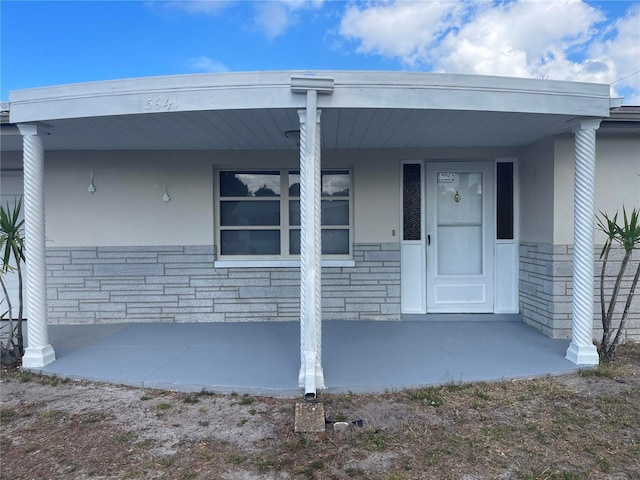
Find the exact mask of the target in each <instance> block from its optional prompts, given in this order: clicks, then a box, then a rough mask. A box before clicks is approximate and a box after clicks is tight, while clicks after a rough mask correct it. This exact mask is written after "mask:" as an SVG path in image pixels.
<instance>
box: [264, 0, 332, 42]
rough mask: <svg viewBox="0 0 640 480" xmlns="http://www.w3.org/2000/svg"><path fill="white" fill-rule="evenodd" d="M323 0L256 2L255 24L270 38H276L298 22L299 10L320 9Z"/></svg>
mask: <svg viewBox="0 0 640 480" xmlns="http://www.w3.org/2000/svg"><path fill="white" fill-rule="evenodd" d="M323 3H324V2H323V0H279V1H276V0H272V1H258V2H255V3H254V10H255V16H254V18H253V22H254V26H255V28H256V29H257V30H258V31H261V32H262V33H264V35H265V36H266V37H267V38H269V39H272V38H275V37H278V36H280V35H282V34H283V33H284V32H286V31H287V30H288V29H289V27H291V26H292V25H295V24H296V23H297V22H298V18H297V12H298V11H299V10H303V9H318V8H320V7H322V5H323Z"/></svg>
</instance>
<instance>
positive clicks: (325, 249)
mask: <svg viewBox="0 0 640 480" xmlns="http://www.w3.org/2000/svg"><path fill="white" fill-rule="evenodd" d="M289 253H290V254H291V255H300V230H289ZM322 253H323V254H327V255H347V254H348V253H349V230H346V229H345V230H322Z"/></svg>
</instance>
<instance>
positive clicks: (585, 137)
mask: <svg viewBox="0 0 640 480" xmlns="http://www.w3.org/2000/svg"><path fill="white" fill-rule="evenodd" d="M599 126H600V119H587V120H580V121H578V122H577V123H576V125H575V127H574V132H575V137H576V138H575V187H574V207H573V210H574V214H573V218H574V227H573V246H574V250H573V324H572V329H571V344H570V345H569V348H568V350H567V355H566V358H567V360H570V361H572V362H573V363H575V364H577V365H597V364H598V362H599V358H598V352H597V350H596V347H595V345H594V344H593V302H594V288H595V281H594V277H593V276H594V269H595V254H594V247H593V241H594V230H595V178H596V173H595V172H596V130H597V129H598V127H599Z"/></svg>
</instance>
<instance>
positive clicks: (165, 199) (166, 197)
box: [162, 183, 171, 203]
mask: <svg viewBox="0 0 640 480" xmlns="http://www.w3.org/2000/svg"><path fill="white" fill-rule="evenodd" d="M162 201H163V202H164V203H169V202H170V201H171V196H170V195H169V193H167V184H166V183H165V185H164V194H163V195H162Z"/></svg>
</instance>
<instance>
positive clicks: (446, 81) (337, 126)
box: [2, 71, 610, 150]
mask: <svg viewBox="0 0 640 480" xmlns="http://www.w3.org/2000/svg"><path fill="white" fill-rule="evenodd" d="M314 87H317V89H318V90H319V93H323V92H325V93H326V92H327V91H328V89H330V91H331V94H329V95H319V96H318V108H320V109H321V110H322V112H323V113H322V131H323V135H322V146H323V148H325V149H342V148H402V147H429V146H438V147H445V146H464V147H473V146H517V145H526V144H529V143H531V142H533V141H536V140H539V139H541V138H544V137H547V136H549V135H555V134H559V133H563V132H566V131H570V130H571V122H572V121H573V120H574V119H576V118H604V117H608V116H609V109H610V98H609V86H608V85H603V84H592V83H577V82H563V81H553V80H540V79H523V78H508V77H489V76H477V75H450V74H434V73H407V72H338V71H336V72H328V71H322V72H315V73H309V72H299V71H289V72H258V73H222V74H206V75H185V76H171V77H153V78H142V79H130V80H117V81H109V82H96V83H86V84H76V85H63V86H55V87H47V88H36V89H30V90H21V91H15V92H11V94H10V102H9V104H10V105H9V107H10V109H9V110H10V116H9V120H8V122H7V120H5V121H4V123H5V124H4V125H3V126H2V128H3V136H2V149H3V150H11V149H20V148H21V142H20V138H19V136H17V135H14V134H12V133H11V132H10V131H9V129H10V128H12V126H13V125H16V124H20V123H38V124H44V125H46V126H48V127H49V129H48V131H49V134H48V135H47V136H46V138H45V139H44V144H45V149H49V150H138V149H140V150H279V149H285V150H286V149H295V148H297V145H296V144H295V142H292V141H291V139H290V138H289V139H288V138H287V137H285V135H284V132H285V131H290V130H295V129H297V128H299V121H298V114H297V110H298V109H302V108H304V107H305V105H306V97H305V95H303V94H300V93H303V92H304V91H306V90H308V89H309V88H314ZM323 89H324V90H323ZM5 130H6V131H5ZM12 132H13V133H15V131H12ZM14 137H15V138H14Z"/></svg>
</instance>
